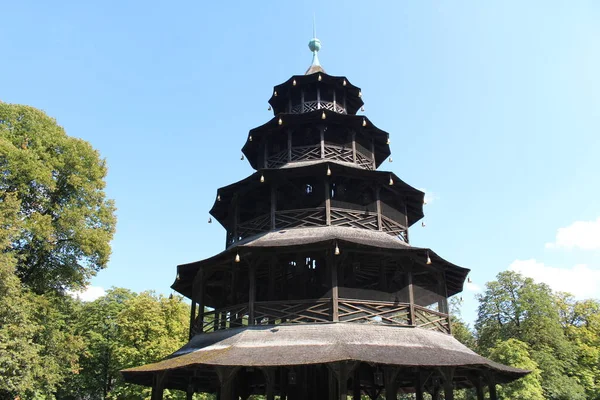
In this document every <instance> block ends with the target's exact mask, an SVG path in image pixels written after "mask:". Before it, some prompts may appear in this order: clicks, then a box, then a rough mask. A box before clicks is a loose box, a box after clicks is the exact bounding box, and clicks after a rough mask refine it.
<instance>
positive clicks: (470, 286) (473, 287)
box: [465, 281, 481, 293]
mask: <svg viewBox="0 0 600 400" xmlns="http://www.w3.org/2000/svg"><path fill="white" fill-rule="evenodd" d="M465 289H466V290H467V291H469V292H474V293H479V292H481V286H479V285H478V284H476V283H473V282H469V281H467V282H465Z"/></svg>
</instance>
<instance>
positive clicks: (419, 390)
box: [415, 371, 424, 400]
mask: <svg viewBox="0 0 600 400" xmlns="http://www.w3.org/2000/svg"><path fill="white" fill-rule="evenodd" d="M422 375H423V374H422V372H421V371H418V372H417V376H416V378H415V400H423V383H424V382H423V376H422Z"/></svg>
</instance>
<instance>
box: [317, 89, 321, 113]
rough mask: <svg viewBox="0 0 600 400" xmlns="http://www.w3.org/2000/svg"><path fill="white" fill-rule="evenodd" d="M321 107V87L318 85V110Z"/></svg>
mask: <svg viewBox="0 0 600 400" xmlns="http://www.w3.org/2000/svg"><path fill="white" fill-rule="evenodd" d="M320 109H321V88H320V87H317V110H320Z"/></svg>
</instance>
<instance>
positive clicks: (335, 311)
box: [328, 250, 340, 322]
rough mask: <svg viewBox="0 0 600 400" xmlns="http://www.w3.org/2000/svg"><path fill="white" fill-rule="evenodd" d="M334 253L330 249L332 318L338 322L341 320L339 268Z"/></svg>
mask: <svg viewBox="0 0 600 400" xmlns="http://www.w3.org/2000/svg"><path fill="white" fill-rule="evenodd" d="M333 257H334V255H333V253H332V252H331V250H330V251H329V256H328V258H329V265H330V268H331V309H332V312H331V319H332V320H333V321H334V322H337V321H339V320H340V318H339V289H338V270H337V263H336V262H335V259H334V258H333Z"/></svg>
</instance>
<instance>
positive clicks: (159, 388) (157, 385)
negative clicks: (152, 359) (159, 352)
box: [150, 371, 167, 400]
mask: <svg viewBox="0 0 600 400" xmlns="http://www.w3.org/2000/svg"><path fill="white" fill-rule="evenodd" d="M166 376H167V373H166V372H164V371H161V372H157V373H155V374H154V377H153V382H152V395H151V397H150V398H151V400H163V394H164V388H165V386H164V380H165V378H166Z"/></svg>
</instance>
